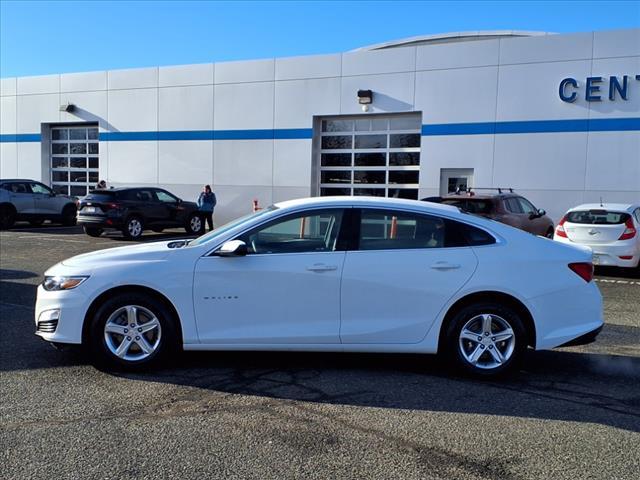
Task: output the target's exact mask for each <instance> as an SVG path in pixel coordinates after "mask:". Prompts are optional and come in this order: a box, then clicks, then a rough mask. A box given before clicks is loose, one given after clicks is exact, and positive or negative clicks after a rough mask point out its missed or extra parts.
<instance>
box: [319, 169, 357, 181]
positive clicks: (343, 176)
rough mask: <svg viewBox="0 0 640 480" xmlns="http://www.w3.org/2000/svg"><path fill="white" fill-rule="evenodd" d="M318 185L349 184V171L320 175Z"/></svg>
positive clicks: (325, 172) (322, 173) (328, 172)
mask: <svg viewBox="0 0 640 480" xmlns="http://www.w3.org/2000/svg"><path fill="white" fill-rule="evenodd" d="M320 183H351V171H349V170H346V171H345V170H338V171H335V172H332V171H324V172H321V173H320Z"/></svg>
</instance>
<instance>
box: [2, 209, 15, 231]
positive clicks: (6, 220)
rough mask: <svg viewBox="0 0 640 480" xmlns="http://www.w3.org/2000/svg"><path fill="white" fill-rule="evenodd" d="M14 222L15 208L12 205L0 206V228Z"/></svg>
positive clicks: (4, 227)
mask: <svg viewBox="0 0 640 480" xmlns="http://www.w3.org/2000/svg"><path fill="white" fill-rule="evenodd" d="M14 223H16V209H15V208H14V207H13V205H1V206H0V230H7V229H9V228H11V227H13V224H14Z"/></svg>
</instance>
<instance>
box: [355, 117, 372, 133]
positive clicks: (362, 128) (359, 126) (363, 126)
mask: <svg viewBox="0 0 640 480" xmlns="http://www.w3.org/2000/svg"><path fill="white" fill-rule="evenodd" d="M370 130H371V120H369V119H368V118H364V119H360V120H356V131H357V132H368V131H370Z"/></svg>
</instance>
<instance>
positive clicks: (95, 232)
mask: <svg viewBox="0 0 640 480" xmlns="http://www.w3.org/2000/svg"><path fill="white" fill-rule="evenodd" d="M83 230H84V233H86V234H87V235H89V236H90V237H99V236H100V235H102V229H101V228H96V227H83Z"/></svg>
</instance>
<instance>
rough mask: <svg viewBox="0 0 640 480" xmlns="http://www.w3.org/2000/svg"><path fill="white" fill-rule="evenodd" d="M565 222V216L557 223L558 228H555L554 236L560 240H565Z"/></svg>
mask: <svg viewBox="0 0 640 480" xmlns="http://www.w3.org/2000/svg"><path fill="white" fill-rule="evenodd" d="M566 221H567V216H566V215H565V216H564V217H562V218H561V219H560V222H558V226H557V227H556V235H557V236H559V237H562V238H567V232H565V231H564V222H566Z"/></svg>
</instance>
